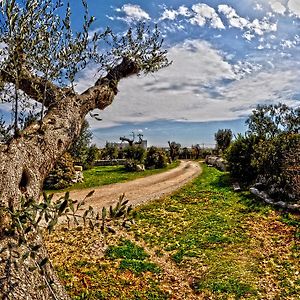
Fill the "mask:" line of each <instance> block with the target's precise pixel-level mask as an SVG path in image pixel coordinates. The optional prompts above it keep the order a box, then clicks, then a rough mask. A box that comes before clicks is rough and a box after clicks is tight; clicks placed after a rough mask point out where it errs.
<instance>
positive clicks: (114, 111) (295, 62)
mask: <svg viewBox="0 0 300 300" xmlns="http://www.w3.org/2000/svg"><path fill="white" fill-rule="evenodd" d="M79 2H80V1H78V0H71V6H72V9H73V22H74V23H75V25H76V22H78V20H79V19H80V15H81V13H82V9H81V6H80V5H79ZM88 4H89V9H90V13H91V14H92V15H94V16H95V17H96V21H95V23H94V24H93V27H92V31H93V32H101V31H102V30H103V29H104V28H105V27H106V26H110V27H111V28H112V29H113V30H114V31H116V32H119V33H122V32H125V30H126V29H127V28H128V27H130V26H134V25H135V24H136V23H137V22H139V21H145V22H147V23H148V24H150V25H151V24H158V27H159V29H160V30H161V32H162V35H163V37H164V41H165V42H164V47H165V48H166V49H167V50H168V57H169V59H170V60H172V61H173V63H172V65H171V66H169V67H168V68H165V69H163V70H160V71H159V72H157V73H155V74H151V75H148V76H146V77H145V76H140V77H131V78H128V79H125V80H123V81H121V82H120V85H119V93H118V95H117V97H116V99H115V101H114V102H113V104H112V105H111V106H109V107H108V108H107V109H105V110H104V111H101V112H100V116H101V118H102V121H100V122H99V121H96V120H93V119H90V118H89V122H90V124H91V127H92V129H93V132H94V142H95V143H97V144H98V145H99V146H103V145H104V144H105V142H106V141H118V140H119V137H120V136H124V135H125V136H129V134H130V133H131V132H132V131H134V132H136V133H137V132H139V133H142V134H143V135H144V138H145V139H147V140H148V141H149V144H151V145H159V146H166V145H167V141H168V140H174V141H176V142H179V143H181V145H184V146H190V145H192V144H201V145H202V144H206V145H208V146H209V145H213V144H214V133H215V132H216V131H217V130H218V129H219V128H223V129H224V128H231V129H232V130H233V132H234V134H237V133H238V132H244V131H245V130H246V127H245V125H244V123H245V119H246V118H247V116H248V115H249V114H250V113H251V111H252V110H253V109H254V108H255V107H256V106H257V105H258V104H272V103H278V102H283V103H286V104H288V105H290V106H293V107H297V106H299V103H300V102H299V101H300V67H299V64H300V52H299V43H300V31H299V25H300V1H299V0H243V1H233V0H231V1H229V0H223V1H215V0H211V1H199V0H198V1H194V0H187V1H183V0H173V1H171V0H159V1H158V0H155V1H141V0H139V1H138V0H128V1H111V0H101V1H100V0H88ZM96 79H97V77H95V68H93V67H90V68H87V69H86V70H85V71H84V72H83V73H81V74H80V75H79V76H78V77H77V79H76V89H77V91H79V92H81V91H84V90H85V89H86V88H87V87H89V86H90V85H91V84H93V83H94V82H95V81H96Z"/></svg>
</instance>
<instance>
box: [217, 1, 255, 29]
mask: <svg viewBox="0 0 300 300" xmlns="http://www.w3.org/2000/svg"><path fill="white" fill-rule="evenodd" d="M218 10H219V12H220V13H223V14H224V15H225V16H226V17H227V19H228V22H229V24H230V25H231V26H232V27H236V28H240V29H243V28H245V27H246V26H247V25H248V24H249V21H248V20H247V19H245V18H242V17H240V16H239V15H238V14H237V13H236V11H235V9H234V8H232V7H230V6H229V5H227V4H222V5H219V6H218Z"/></svg>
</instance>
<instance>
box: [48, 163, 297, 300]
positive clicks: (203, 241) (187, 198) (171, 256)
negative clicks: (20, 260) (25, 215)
mask: <svg viewBox="0 0 300 300" xmlns="http://www.w3.org/2000/svg"><path fill="white" fill-rule="evenodd" d="M203 169H204V170H203V174H202V175H201V176H200V177H198V178H197V179H195V180H194V181H193V182H192V183H191V184H189V185H187V186H185V187H184V188H182V189H181V190H180V191H179V192H177V193H175V194H174V195H173V196H170V197H167V198H165V199H163V200H159V201H154V202H151V203H149V204H147V205H144V206H142V207H140V208H138V209H137V210H136V218H135V221H136V225H135V226H133V227H132V228H131V229H129V231H127V232H126V235H127V236H128V235H129V236H131V237H132V238H131V239H130V240H128V239H127V238H126V239H125V238H124V237H121V238H120V237H119V235H116V236H111V237H110V239H109V241H110V242H109V243H110V245H109V246H108V247H107V248H106V250H105V251H103V252H101V249H102V248H103V247H102V246H101V243H102V242H101V235H100V233H99V232H97V231H96V232H89V231H85V230H84V231H76V230H75V229H74V230H72V231H71V232H63V231H58V232H56V233H54V236H52V237H51V238H50V239H48V241H47V243H48V248H49V251H50V254H51V257H52V260H53V263H54V265H55V266H56V268H57V270H58V271H59V276H60V278H61V279H62V280H63V281H64V283H65V285H66V287H67V289H68V291H69V293H70V295H71V297H72V298H73V299H128V300H129V299H190V298H189V296H178V295H179V294H177V293H178V291H177V289H181V290H182V289H186V291H187V289H188V290H189V291H190V292H191V290H192V293H193V294H194V298H197V299H253V300H254V299H290V300H294V299H299V295H300V263H299V262H300V234H299V232H300V217H299V215H295V214H292V213H287V212H285V211H275V210H274V209H273V208H272V207H270V206H267V205H265V204H263V203H261V202H259V201H258V200H256V199H255V198H253V197H252V196H251V195H250V194H249V193H247V192H245V193H235V192H233V191H232V187H231V185H230V180H229V177H228V174H226V173H223V172H219V171H217V170H216V169H214V168H208V167H206V166H203ZM146 248H147V249H148V250H147V251H146V250H145V249H146ZM149 249H150V250H149ZM149 251H151V255H149V253H150V252H149ZM154 256H155V257H154ZM156 258H157V260H155V259H156ZM161 259H162V261H163V264H164V265H162V264H159V265H158V264H157V263H155V262H157V261H160V260H161ZM154 260H155V262H154ZM166 269H167V270H171V269H172V270H173V271H174V272H173V274H181V275H180V276H179V275H178V276H177V275H176V276H175V277H174V278H173V279H172V280H171V279H170V277H168V276H167V273H165V270H166ZM183 281H185V282H188V284H189V286H190V287H186V286H184V285H182V282H183ZM170 295H171V297H170ZM181 295H182V294H181ZM185 295H190V294H188V293H186V294H185ZM172 297H173V298H172Z"/></svg>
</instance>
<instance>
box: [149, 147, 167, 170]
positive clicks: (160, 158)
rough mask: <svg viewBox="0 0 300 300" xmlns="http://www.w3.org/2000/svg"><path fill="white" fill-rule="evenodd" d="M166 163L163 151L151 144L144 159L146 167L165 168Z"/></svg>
mask: <svg viewBox="0 0 300 300" xmlns="http://www.w3.org/2000/svg"><path fill="white" fill-rule="evenodd" d="M167 163H168V157H167V155H166V153H165V151H163V150H162V149H160V148H157V147H153V146H152V147H151V148H150V149H149V150H148V152H147V156H146V160H145V166H146V168H148V169H149V168H155V169H161V168H165V167H166V166H167Z"/></svg>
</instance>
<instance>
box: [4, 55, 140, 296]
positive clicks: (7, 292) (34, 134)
mask: <svg viewBox="0 0 300 300" xmlns="http://www.w3.org/2000/svg"><path fill="white" fill-rule="evenodd" d="M136 73H138V68H137V67H136V65H135V64H134V63H132V62H131V61H128V60H126V59H124V60H123V61H122V62H121V63H120V65H118V66H117V67H115V68H114V69H113V70H111V71H110V72H109V73H108V74H107V76H106V77H104V78H100V79H99V80H98V81H97V82H96V84H95V86H93V87H91V88H89V89H88V90H86V91H85V92H84V93H83V94H81V95H77V94H75V93H67V94H65V95H66V96H65V97H64V98H62V99H59V97H61V95H62V94H63V90H61V91H59V90H58V88H57V87H55V86H53V88H52V89H51V90H52V93H51V95H49V97H50V98H51V99H50V100H49V101H46V103H47V104H49V106H48V111H47V114H46V116H45V117H44V119H43V121H42V124H38V123H35V124H32V125H30V126H29V127H27V128H26V129H25V130H24V131H22V132H21V134H20V136H19V137H17V138H15V139H13V140H11V141H10V142H9V143H8V144H5V145H0V201H1V205H2V206H4V207H7V208H9V209H10V210H12V211H13V210H14V209H16V208H17V207H18V205H19V203H20V199H21V198H22V197H23V198H32V199H35V200H37V199H38V198H39V196H40V193H41V190H42V187H43V182H44V179H45V178H46V176H47V174H48V173H49V172H50V171H51V169H52V168H53V166H54V164H55V163H56V161H57V160H58V159H59V158H60V157H61V155H62V154H63V153H64V152H65V151H66V150H67V149H68V148H69V146H70V145H71V143H72V142H73V141H74V139H75V138H76V137H77V136H78V135H79V133H80V129H81V126H82V123H83V121H84V118H85V116H86V114H87V113H88V112H89V111H91V110H93V109H95V108H98V109H101V110H103V109H104V108H105V107H107V106H108V105H110V104H111V103H112V101H113V99H114V96H115V95H116V93H117V84H118V82H119V80H120V79H122V78H124V77H127V76H130V75H132V74H136ZM7 81H12V79H11V78H8V80H7ZM35 81H36V79H35ZM31 83H32V82H31V81H30V78H28V79H27V80H25V79H23V81H22V85H23V90H24V92H26V93H27V94H29V96H31V97H33V98H38V93H36V91H35V89H33V88H32V87H31ZM35 100H37V101H38V99H35ZM54 100H58V101H54ZM8 226H9V220H7V218H5V217H4V216H2V218H1V220H0V250H1V248H3V247H5V246H8V245H9V244H10V243H12V242H14V241H15V240H16V239H17V238H18V237H16V236H8V235H7V234H6V233H5V229H6V228H7V227H8ZM35 238H36V239H38V240H41V237H39V236H38V235H37V236H36V237H35ZM22 251H23V250H22ZM22 251H21V252H22ZM39 253H40V254H39V255H41V257H42V256H43V255H45V254H46V250H45V248H44V247H42V248H41V249H40V252H39ZM29 262H30V260H29ZM32 263H34V262H33V261H32V260H31V264H32ZM45 276H46V277H47V278H48V279H50V282H51V281H53V285H52V288H49V287H45V288H40V287H41V286H45V283H46V281H45ZM54 295H57V296H56V297H57V298H55V296H54ZM0 298H1V299H14V300H19V299H20V300H21V299H30V300H31V299H32V300H34V299H37V300H38V299H39V300H40V299H68V296H67V295H66V293H65V292H64V288H63V287H62V286H61V284H60V283H59V281H58V279H57V277H56V275H55V272H54V270H53V269H52V268H51V266H50V265H49V266H47V270H46V275H41V274H39V272H37V271H35V272H31V271H29V269H28V267H27V266H26V265H25V264H23V265H21V266H19V267H18V268H17V267H16V266H15V265H14V264H13V263H12V261H11V260H10V256H9V252H8V251H4V252H3V253H1V255H0Z"/></svg>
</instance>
